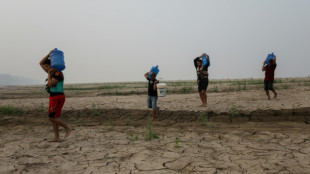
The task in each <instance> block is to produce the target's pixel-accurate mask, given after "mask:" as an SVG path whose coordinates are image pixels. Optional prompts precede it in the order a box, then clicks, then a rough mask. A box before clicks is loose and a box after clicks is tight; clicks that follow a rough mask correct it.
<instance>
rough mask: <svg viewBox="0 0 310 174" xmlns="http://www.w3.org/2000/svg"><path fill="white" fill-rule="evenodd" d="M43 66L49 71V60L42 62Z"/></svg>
mask: <svg viewBox="0 0 310 174" xmlns="http://www.w3.org/2000/svg"><path fill="white" fill-rule="evenodd" d="M43 64H44V66H45V67H46V68H47V69H50V68H51V60H50V59H46V60H45V61H44V63H43Z"/></svg>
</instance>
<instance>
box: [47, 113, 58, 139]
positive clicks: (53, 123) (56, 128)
mask: <svg viewBox="0 0 310 174" xmlns="http://www.w3.org/2000/svg"><path fill="white" fill-rule="evenodd" d="M49 120H50V121H51V122H52V126H53V129H54V134H55V138H54V139H52V140H50V141H49V142H59V141H60V138H59V127H58V124H57V123H56V122H55V121H54V119H52V118H49Z"/></svg>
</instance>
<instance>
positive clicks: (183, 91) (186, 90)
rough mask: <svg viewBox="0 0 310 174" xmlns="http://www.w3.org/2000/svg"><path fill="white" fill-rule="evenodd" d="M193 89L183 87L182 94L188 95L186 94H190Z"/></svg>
mask: <svg viewBox="0 0 310 174" xmlns="http://www.w3.org/2000/svg"><path fill="white" fill-rule="evenodd" d="M192 89H193V87H191V86H190V87H182V88H181V89H180V93H182V94H186V93H189V92H190V91H191V90H192Z"/></svg>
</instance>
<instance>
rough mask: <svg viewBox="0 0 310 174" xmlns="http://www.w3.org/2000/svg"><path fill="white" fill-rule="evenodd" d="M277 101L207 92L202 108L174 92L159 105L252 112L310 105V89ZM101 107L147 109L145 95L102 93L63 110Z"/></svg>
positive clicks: (23, 103) (252, 93)
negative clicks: (206, 98) (108, 94)
mask: <svg viewBox="0 0 310 174" xmlns="http://www.w3.org/2000/svg"><path fill="white" fill-rule="evenodd" d="M278 93H279V96H278V99H276V100H271V101H268V100H266V95H265V93H264V91H261V90H248V91H242V92H230V93H211V94H208V107H206V108H201V107H199V105H200V100H199V97H198V94H173V95H168V96H167V97H163V98H159V101H158V105H159V106H160V107H161V109H162V110H169V111H178V110H183V111H184V110H186V111H213V112H216V113H222V112H229V111H230V109H231V108H232V107H233V106H235V107H236V109H237V110H241V111H243V112H251V111H255V110H268V109H272V110H281V109H296V108H304V107H310V90H309V89H308V88H300V89H299V90H295V89H287V90H280V91H278ZM0 105H13V106H16V107H22V108H26V109H27V108H28V109H37V108H38V107H40V106H41V105H42V106H44V108H47V106H48V97H46V98H31V99H3V100H0ZM93 107H95V108H99V109H113V108H114V109H115V108H118V109H138V110H145V109H147V106H146V96H144V95H130V96H102V97H82V98H67V99H66V103H65V106H64V110H76V109H85V108H93Z"/></svg>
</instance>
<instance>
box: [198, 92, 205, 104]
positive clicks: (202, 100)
mask: <svg viewBox="0 0 310 174" xmlns="http://www.w3.org/2000/svg"><path fill="white" fill-rule="evenodd" d="M199 97H200V100H201V103H202V104H201V105H200V106H203V104H204V99H203V95H202V92H199Z"/></svg>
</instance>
